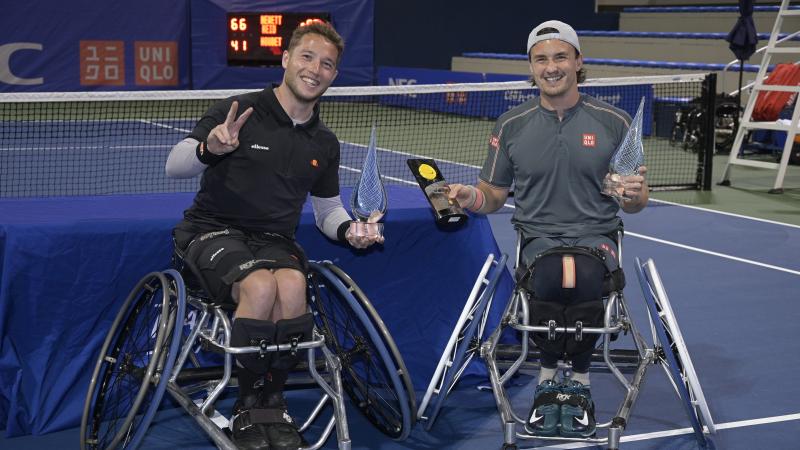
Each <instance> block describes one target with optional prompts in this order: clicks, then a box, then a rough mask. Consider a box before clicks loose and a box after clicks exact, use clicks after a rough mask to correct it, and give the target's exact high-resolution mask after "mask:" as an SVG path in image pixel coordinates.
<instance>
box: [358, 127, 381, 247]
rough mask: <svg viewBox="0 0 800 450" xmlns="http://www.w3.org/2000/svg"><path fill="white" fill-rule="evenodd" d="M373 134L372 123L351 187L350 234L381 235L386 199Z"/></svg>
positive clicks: (374, 132)
mask: <svg viewBox="0 0 800 450" xmlns="http://www.w3.org/2000/svg"><path fill="white" fill-rule="evenodd" d="M375 134H376V131H375V126H374V125H373V126H372V132H371V133H370V136H369V146H368V147H367V156H366V158H365V159H364V165H363V167H362V168H361V175H360V176H359V178H358V183H356V186H355V187H354V188H353V195H352V196H351V197H350V209H351V211H352V212H353V217H355V220H354V221H353V222H351V223H350V234H351V235H353V236H369V237H374V236H382V235H383V223H381V222H380V220H381V218H383V216H384V214H386V207H387V204H388V199H387V197H386V189H384V187H383V182H382V181H381V173H380V170H379V169H378V152H377V150H376V148H377V147H376V137H375Z"/></svg>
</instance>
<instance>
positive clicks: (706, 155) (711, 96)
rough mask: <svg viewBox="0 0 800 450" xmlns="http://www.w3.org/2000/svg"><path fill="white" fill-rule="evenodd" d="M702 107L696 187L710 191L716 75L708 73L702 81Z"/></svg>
mask: <svg viewBox="0 0 800 450" xmlns="http://www.w3.org/2000/svg"><path fill="white" fill-rule="evenodd" d="M702 93H703V94H702V95H703V107H704V108H705V111H706V115H705V116H706V120H705V121H704V123H703V128H704V129H705V132H704V133H703V136H704V138H705V139H704V141H705V142H703V151H699V152H697V155H698V158H700V159H699V161H698V167H702V173H698V174H697V185H698V187H699V189H700V190H702V191H710V190H711V175H712V174H711V172H712V170H713V163H714V143H715V140H716V129H715V119H716V116H717V114H716V109H717V108H716V101H717V74H716V73H709V74H708V75H706V78H705V80H703V88H702Z"/></svg>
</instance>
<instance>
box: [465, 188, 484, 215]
mask: <svg viewBox="0 0 800 450" xmlns="http://www.w3.org/2000/svg"><path fill="white" fill-rule="evenodd" d="M475 191H476V192H475V201H474V202H473V203H472V206H471V207H470V208H469V209H470V210H472V211H473V212H478V211H480V210H481V208H482V207H483V202H484V201H485V200H486V197H485V196H484V194H483V191H482V190H480V189H478V188H475Z"/></svg>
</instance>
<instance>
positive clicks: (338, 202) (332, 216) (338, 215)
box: [311, 195, 352, 241]
mask: <svg viewBox="0 0 800 450" xmlns="http://www.w3.org/2000/svg"><path fill="white" fill-rule="evenodd" d="M311 206H312V208H314V221H315V222H316V223H317V228H319V229H320V231H322V233H323V234H324V235H325V236H328V237H329V238H331V239H333V240H334V241H338V240H339V236H338V235H337V233H338V231H339V226H340V225H341V224H342V223H344V222H348V221H350V220H352V219H351V218H350V215H349V214H347V211H345V209H344V206H343V205H342V199H341V198H339V196H338V195H337V196H336V197H330V198H321V197H314V196H313V195H312V196H311Z"/></svg>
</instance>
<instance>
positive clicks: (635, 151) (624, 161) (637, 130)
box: [602, 97, 644, 203]
mask: <svg viewBox="0 0 800 450" xmlns="http://www.w3.org/2000/svg"><path fill="white" fill-rule="evenodd" d="M643 115H644V97H642V100H641V101H640V102H639V109H638V110H637V111H636V115H635V116H634V117H633V121H632V122H631V126H630V128H628V133H627V134H626V135H625V139H623V140H622V143H621V144H620V146H619V147H618V148H617V150H616V151H615V152H614V155H613V156H612V157H611V163H610V164H609V170H608V174H606V177H605V178H604V179H603V191H602V192H603V194H604V195H607V196H609V197H612V198H613V199H614V200H616V201H617V203H621V202H622V201H623V200H630V199H629V198H627V197H625V183H624V182H623V178H622V177H624V176H628V175H636V174H637V173H638V169H639V167H641V166H642V165H643V164H644V145H643V144H642V116H643Z"/></svg>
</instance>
